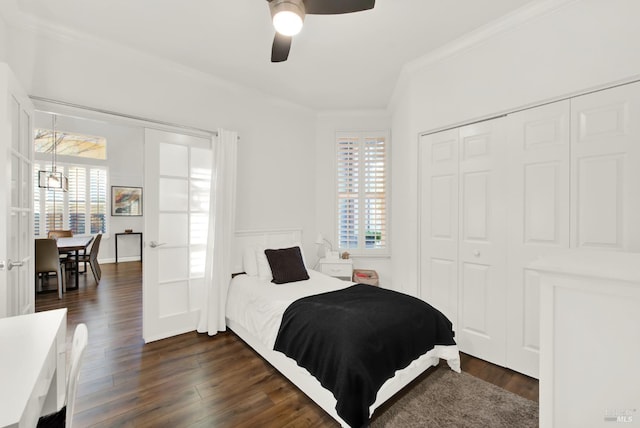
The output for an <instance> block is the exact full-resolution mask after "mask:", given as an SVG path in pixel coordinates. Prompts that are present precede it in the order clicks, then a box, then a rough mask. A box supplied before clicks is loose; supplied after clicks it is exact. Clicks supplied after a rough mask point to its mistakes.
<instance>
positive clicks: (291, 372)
mask: <svg viewBox="0 0 640 428" xmlns="http://www.w3.org/2000/svg"><path fill="white" fill-rule="evenodd" d="M308 273H309V277H310V278H309V280H307V281H299V282H292V283H288V284H274V283H272V282H270V281H269V280H267V279H265V278H261V277H259V276H249V275H245V274H241V275H237V276H236V277H235V278H233V280H232V281H231V285H230V286H229V293H228V297H227V310H226V318H227V322H228V324H229V327H230V328H231V329H232V330H233V331H234V332H235V333H236V334H238V335H239V336H240V337H241V338H242V339H243V340H244V341H245V342H247V343H248V344H249V345H250V346H251V347H252V348H254V350H256V351H257V352H258V353H259V354H260V355H262V356H263V357H264V358H265V359H266V360H267V361H269V362H270V363H271V364H272V365H273V366H274V367H276V369H278V370H279V371H280V372H281V373H282V374H284V375H285V376H286V377H287V378H289V380H291V381H292V382H293V383H294V384H296V385H297V386H298V388H300V389H301V390H302V391H304V392H305V394H307V395H308V396H309V397H311V399H312V400H313V401H314V402H316V403H317V404H318V405H319V406H320V407H322V408H323V409H324V410H325V411H326V412H327V413H328V414H330V415H331V416H332V417H333V418H334V419H335V420H336V421H338V422H339V423H340V424H341V425H342V426H345V427H346V426H348V425H347V424H346V423H345V422H344V421H343V420H342V419H341V418H340V417H339V416H338V414H337V413H336V410H335V404H336V401H335V398H334V397H333V394H332V393H331V392H329V391H328V390H326V389H324V388H323V387H322V386H321V385H320V383H319V382H318V381H317V380H316V378H315V377H313V376H312V375H311V374H309V372H308V371H306V370H305V369H303V368H302V367H300V366H298V365H297V364H296V362H295V361H294V360H292V359H290V358H288V357H286V356H285V355H284V354H282V353H280V352H277V351H274V350H273V347H274V344H275V341H276V337H277V335H278V330H279V329H280V323H281V321H282V316H283V314H284V311H285V310H286V309H287V307H288V306H289V304H291V303H292V302H294V301H295V300H297V299H299V298H302V297H305V296H310V295H314V294H319V293H324V292H328V291H335V290H339V289H342V288H346V287H349V286H351V285H353V284H354V283H353V282H348V281H342V280H339V279H337V278H333V277H330V276H327V275H325V274H322V273H320V272H317V271H314V270H311V269H308ZM440 359H444V360H446V361H447V364H448V365H449V367H450V368H451V369H452V370H454V371H456V372H458V373H459V372H460V356H459V353H458V348H457V346H455V345H452V346H441V345H436V346H435V347H434V348H433V349H432V350H430V351H428V352H427V353H426V354H424V355H422V356H420V357H419V358H418V359H416V360H414V361H413V362H412V363H411V364H409V366H407V367H405V368H404V369H402V370H398V371H397V372H396V373H395V375H394V376H393V377H392V378H390V379H388V380H387V381H386V382H385V383H384V385H382V387H381V388H380V390H379V391H378V394H377V397H376V401H375V402H374V403H373V404H372V405H371V407H370V408H369V415H372V414H373V412H374V410H375V409H377V408H378V407H379V406H380V405H382V404H383V403H384V402H385V401H387V400H388V399H389V398H391V397H392V396H393V395H394V394H395V393H397V392H398V391H400V390H401V389H402V388H403V387H404V386H406V385H407V384H409V383H410V382H411V381H412V380H414V379H415V378H416V377H418V376H419V375H420V374H421V373H423V372H424V371H425V370H426V369H428V368H429V367H431V366H435V365H437V364H438V362H439V361H440Z"/></svg>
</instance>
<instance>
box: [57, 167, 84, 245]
mask: <svg viewBox="0 0 640 428" xmlns="http://www.w3.org/2000/svg"><path fill="white" fill-rule="evenodd" d="M67 170H68V172H67V174H68V177H69V194H68V197H69V229H71V231H72V232H73V234H74V235H77V234H83V233H85V230H86V218H87V197H86V196H87V192H86V188H87V175H86V169H85V168H78V167H69V168H68V169H67ZM58 193H60V192H58Z"/></svg>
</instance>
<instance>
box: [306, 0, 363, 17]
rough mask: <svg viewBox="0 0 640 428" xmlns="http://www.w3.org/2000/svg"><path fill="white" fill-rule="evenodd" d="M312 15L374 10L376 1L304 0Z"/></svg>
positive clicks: (308, 11) (307, 10) (307, 9)
mask: <svg viewBox="0 0 640 428" xmlns="http://www.w3.org/2000/svg"><path fill="white" fill-rule="evenodd" d="M303 1H304V8H305V9H306V12H307V13H308V14H311V15H338V14H341V13H352V12H360V11H363V10H369V9H373V6H375V4H376V0H303Z"/></svg>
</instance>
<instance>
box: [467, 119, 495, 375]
mask: <svg viewBox="0 0 640 428" xmlns="http://www.w3.org/2000/svg"><path fill="white" fill-rule="evenodd" d="M459 135H460V146H459V159H460V163H459V165H460V176H459V180H460V184H459V189H460V195H459V204H460V210H459V212H460V222H459V224H460V230H459V236H460V239H459V245H460V248H459V253H458V254H459V271H458V283H459V288H458V292H459V304H458V311H459V312H458V330H457V332H456V338H457V342H458V345H459V346H460V349H461V350H462V351H464V352H467V353H469V354H472V355H475V356H477V357H480V358H482V359H485V360H488V361H490V362H493V363H496V364H499V365H505V348H506V345H505V338H506V325H505V324H506V323H505V321H506V309H505V305H506V292H505V275H506V272H505V269H506V232H507V228H506V220H507V218H506V197H505V192H506V186H505V169H506V157H505V150H506V147H505V135H504V118H499V119H494V120H490V121H486V122H481V123H477V124H473V125H468V126H465V127H462V128H460V134H459Z"/></svg>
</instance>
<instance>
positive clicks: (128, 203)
mask: <svg viewBox="0 0 640 428" xmlns="http://www.w3.org/2000/svg"><path fill="white" fill-rule="evenodd" d="M111 215H112V216H117V215H122V216H141V215H142V187H125V186H111Z"/></svg>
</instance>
